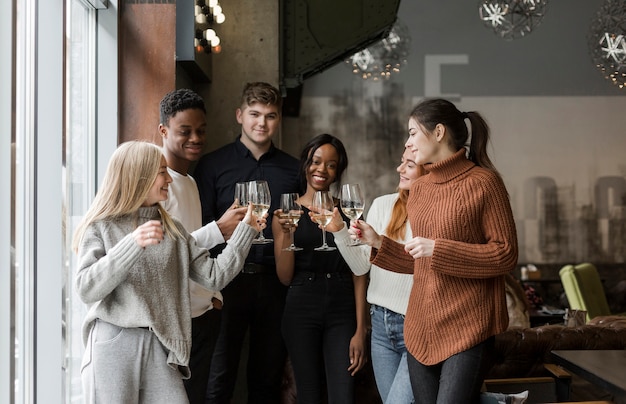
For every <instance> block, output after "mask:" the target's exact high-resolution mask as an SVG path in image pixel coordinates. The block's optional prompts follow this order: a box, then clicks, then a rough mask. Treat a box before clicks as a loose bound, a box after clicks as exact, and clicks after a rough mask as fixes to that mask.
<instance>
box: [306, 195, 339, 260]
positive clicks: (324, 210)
mask: <svg viewBox="0 0 626 404" xmlns="http://www.w3.org/2000/svg"><path fill="white" fill-rule="evenodd" d="M334 207H335V203H334V201H333V197H332V196H331V195H330V193H329V192H328V191H317V192H315V195H313V206H312V208H313V211H314V213H313V214H312V215H311V218H312V219H313V220H314V221H315V222H317V224H319V225H320V226H322V245H321V246H320V247H317V248H315V251H333V250H336V249H337V248H336V247H331V246H329V245H328V244H327V243H326V225H327V224H328V223H329V222H330V221H331V220H332V218H333V209H334Z"/></svg>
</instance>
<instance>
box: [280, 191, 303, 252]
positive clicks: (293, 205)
mask: <svg viewBox="0 0 626 404" xmlns="http://www.w3.org/2000/svg"><path fill="white" fill-rule="evenodd" d="M299 197H300V195H298V194H297V193H290V194H282V195H281V196H280V209H281V210H282V213H281V214H280V218H281V219H286V220H287V221H288V223H289V224H290V226H291V227H290V228H289V235H290V237H291V245H290V246H289V247H287V248H283V251H302V248H301V247H296V245H295V244H294V241H293V233H294V232H295V231H296V227H295V225H296V224H298V221H299V220H300V215H302V208H301V206H300V204H299V203H298V202H297V200H298V198H299Z"/></svg>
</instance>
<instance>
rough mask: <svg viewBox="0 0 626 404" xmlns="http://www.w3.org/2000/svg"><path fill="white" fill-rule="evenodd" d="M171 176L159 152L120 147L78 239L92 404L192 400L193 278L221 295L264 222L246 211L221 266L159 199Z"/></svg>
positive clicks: (141, 145)
mask: <svg viewBox="0 0 626 404" xmlns="http://www.w3.org/2000/svg"><path fill="white" fill-rule="evenodd" d="M171 182H172V178H171V177H170V175H169V174H168V172H167V164H166V162H165V158H164V157H163V154H162V153H161V149H160V148H159V147H158V146H156V145H154V144H150V143H146V142H127V143H123V144H122V145H121V146H120V147H118V149H117V150H116V151H115V153H113V156H112V157H111V160H110V161H109V166H108V167H107V172H106V174H105V177H104V180H103V183H102V186H101V187H100V190H99V191H98V194H97V195H96V197H95V199H94V201H93V203H92V205H91V206H90V208H89V210H88V211H87V213H86V214H85V217H84V218H83V220H82V222H81V224H80V225H79V226H78V228H77V229H76V233H75V236H74V249H75V251H76V252H77V254H78V261H79V263H78V271H77V274H76V279H75V286H76V291H77V293H78V296H79V297H80V298H81V300H82V301H83V302H84V303H85V304H86V305H87V307H88V312H87V315H86V318H85V320H84V323H83V342H84V343H85V354H84V356H83V363H82V366H81V376H82V382H83V390H84V394H85V400H84V401H85V403H90V404H91V403H106V404H108V403H121V402H134V403H150V404H153V403H163V404H165V403H187V402H188V401H187V394H186V393H185V389H184V387H183V378H189V376H190V372H189V367H188V363H189V354H190V349H191V304H190V301H189V279H193V280H194V281H196V282H198V283H199V284H201V285H202V286H204V287H205V288H207V289H214V290H219V289H221V288H223V287H224V286H226V284H228V282H230V281H231V280H232V279H233V278H234V277H235V276H236V275H237V274H238V273H239V271H240V270H241V268H242V267H243V263H244V260H245V258H246V256H247V255H248V251H249V250H250V246H251V244H252V241H253V239H254V237H256V235H257V234H258V232H259V231H260V229H261V228H262V226H263V224H264V219H261V220H260V224H259V223H257V217H256V216H254V215H253V214H252V209H251V208H250V207H249V208H248V212H247V214H246V216H245V217H244V219H243V221H242V222H240V223H239V224H238V225H237V227H236V228H235V231H234V232H233V234H232V236H231V237H230V239H229V241H228V246H227V247H226V248H225V249H224V250H223V251H222V253H221V254H220V255H219V256H217V257H216V258H215V259H213V258H211V257H210V256H209V252H208V250H206V249H205V248H202V247H201V246H199V245H197V244H196V240H195V239H194V238H193V236H191V235H190V234H189V233H188V232H187V231H186V230H185V228H184V227H183V225H182V224H181V223H180V222H179V221H178V220H176V219H173V218H172V217H170V216H169V215H168V213H167V212H166V211H165V209H164V208H163V207H162V206H161V205H160V204H159V202H161V201H163V200H165V199H167V195H168V185H169V184H170V183H171Z"/></svg>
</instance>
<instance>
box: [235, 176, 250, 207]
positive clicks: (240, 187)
mask: <svg viewBox="0 0 626 404" xmlns="http://www.w3.org/2000/svg"><path fill="white" fill-rule="evenodd" d="M235 204H236V205H237V207H243V206H248V183H247V182H238V183H236V184H235Z"/></svg>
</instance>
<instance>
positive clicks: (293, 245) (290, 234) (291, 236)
mask: <svg viewBox="0 0 626 404" xmlns="http://www.w3.org/2000/svg"><path fill="white" fill-rule="evenodd" d="M293 233H294V231H293V228H291V229H289V237H290V238H291V245H290V246H289V247H291V248H295V246H296V245H295V244H294V240H293Z"/></svg>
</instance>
